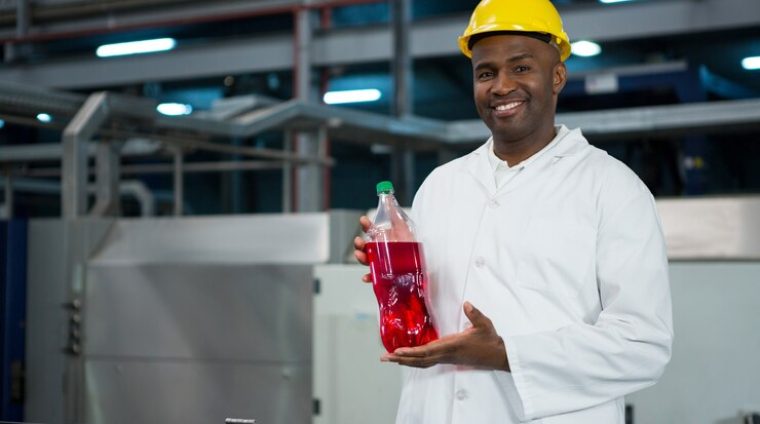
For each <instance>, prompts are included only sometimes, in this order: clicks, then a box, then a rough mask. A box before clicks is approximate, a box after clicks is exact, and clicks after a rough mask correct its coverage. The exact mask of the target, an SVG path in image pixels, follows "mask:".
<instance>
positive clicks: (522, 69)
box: [515, 65, 530, 73]
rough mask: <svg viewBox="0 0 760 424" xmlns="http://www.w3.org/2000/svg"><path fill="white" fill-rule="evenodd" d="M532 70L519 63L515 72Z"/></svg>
mask: <svg viewBox="0 0 760 424" xmlns="http://www.w3.org/2000/svg"><path fill="white" fill-rule="evenodd" d="M528 71H530V67H528V66H525V65H518V66H516V67H515V72H518V73H521V72H528Z"/></svg>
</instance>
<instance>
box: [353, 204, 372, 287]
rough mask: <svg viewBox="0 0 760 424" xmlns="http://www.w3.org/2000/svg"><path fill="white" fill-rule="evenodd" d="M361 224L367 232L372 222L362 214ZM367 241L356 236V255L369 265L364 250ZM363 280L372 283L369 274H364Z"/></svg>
mask: <svg viewBox="0 0 760 424" xmlns="http://www.w3.org/2000/svg"><path fill="white" fill-rule="evenodd" d="M359 224H360V225H361V226H362V231H364V232H365V233H366V232H367V231H369V227H370V225H372V223H371V222H370V221H369V218H367V217H366V216H364V215H362V217H361V218H359ZM365 244H366V243H365V242H364V239H363V238H361V237H355V238H354V256H355V257H356V260H358V261H359V263H361V264H362V265H369V260H368V259H367V254H366V253H365V252H364V245H365ZM362 281H364V282H365V283H371V282H372V278H371V277H370V275H369V274H364V276H363V277H362Z"/></svg>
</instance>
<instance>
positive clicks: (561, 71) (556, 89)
mask: <svg viewBox="0 0 760 424" xmlns="http://www.w3.org/2000/svg"><path fill="white" fill-rule="evenodd" d="M552 78H553V80H552V93H554V95H555V96H556V95H559V93H560V92H561V91H562V89H563V88H565V83H567V67H566V66H565V63H564V62H559V63H558V64H556V65H554V70H553V72H552Z"/></svg>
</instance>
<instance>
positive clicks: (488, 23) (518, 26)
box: [459, 0, 570, 62]
mask: <svg viewBox="0 0 760 424" xmlns="http://www.w3.org/2000/svg"><path fill="white" fill-rule="evenodd" d="M500 31H515V32H538V33H544V34H549V35H551V37H552V40H553V41H554V42H555V43H557V46H559V51H560V59H561V60H562V61H563V62H564V61H565V59H567V58H568V57H570V38H569V37H568V36H567V33H565V30H564V29H563V27H562V18H560V16H559V13H558V12H557V9H555V8H554V5H553V4H552V3H551V2H550V1H549V0H482V1H481V2H480V3H478V5H477V6H476V7H475V10H474V11H473V12H472V17H471V18H470V24H469V25H467V28H465V30H464V34H462V36H461V37H459V49H460V50H462V53H464V55H465V56H467V57H469V58H472V51H471V50H470V46H469V41H470V37H472V36H473V35H476V34H484V33H488V32H500Z"/></svg>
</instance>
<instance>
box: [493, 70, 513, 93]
mask: <svg viewBox="0 0 760 424" xmlns="http://www.w3.org/2000/svg"><path fill="white" fill-rule="evenodd" d="M514 89H515V81H514V80H513V79H512V78H510V77H509V75H508V74H507V73H506V72H499V73H498V74H497V75H496V78H495V79H494V85H493V88H492V89H491V91H492V92H493V94H497V95H507V94H509V93H511V92H512V91H513V90H514Z"/></svg>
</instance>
